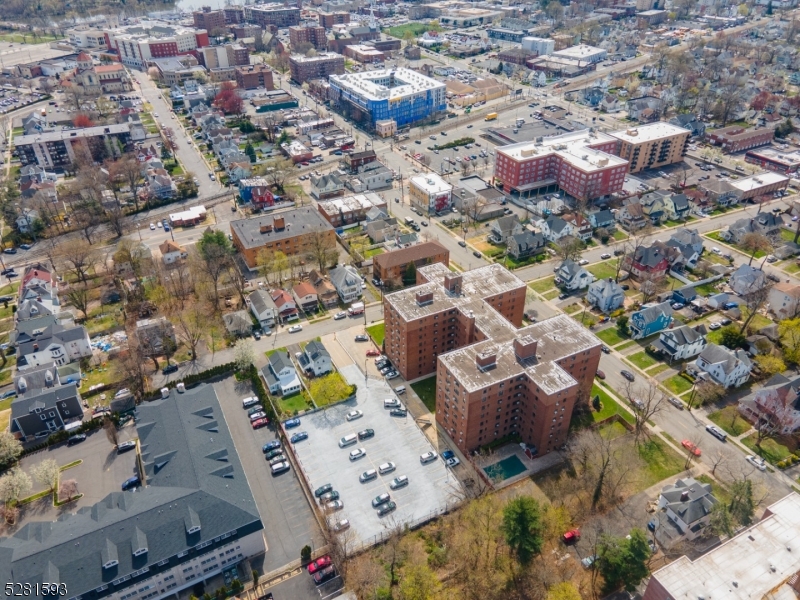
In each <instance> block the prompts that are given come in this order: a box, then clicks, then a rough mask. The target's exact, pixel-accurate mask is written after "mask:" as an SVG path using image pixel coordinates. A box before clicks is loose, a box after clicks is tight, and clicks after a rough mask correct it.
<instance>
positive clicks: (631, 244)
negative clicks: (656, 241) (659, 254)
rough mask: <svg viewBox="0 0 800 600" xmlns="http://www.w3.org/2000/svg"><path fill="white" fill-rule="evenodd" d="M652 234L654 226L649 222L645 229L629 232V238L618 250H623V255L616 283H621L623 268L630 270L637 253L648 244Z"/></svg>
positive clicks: (618, 266)
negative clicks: (620, 277) (620, 275)
mask: <svg viewBox="0 0 800 600" xmlns="http://www.w3.org/2000/svg"><path fill="white" fill-rule="evenodd" d="M652 232H653V226H652V225H651V224H650V223H649V222H648V223H647V224H646V225H645V226H644V227H640V228H639V229H636V230H633V229H632V230H630V231H629V232H628V238H627V239H626V240H625V241H624V242H622V244H620V245H619V246H618V248H619V249H621V250H622V252H623V255H622V256H620V259H619V262H617V274H616V277H615V278H614V280H615V281H619V274H620V271H621V270H622V269H623V268H624V269H625V270H630V267H631V263H632V261H633V259H634V258H635V256H636V253H637V252H638V251H639V249H640V248H641V247H642V246H644V245H645V244H646V243H647V240H648V239H649V238H650V235H651V234H652Z"/></svg>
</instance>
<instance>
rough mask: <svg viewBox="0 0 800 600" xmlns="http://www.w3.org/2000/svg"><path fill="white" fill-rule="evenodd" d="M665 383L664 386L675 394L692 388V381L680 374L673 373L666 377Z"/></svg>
mask: <svg viewBox="0 0 800 600" xmlns="http://www.w3.org/2000/svg"><path fill="white" fill-rule="evenodd" d="M663 383H664V387H665V388H667V389H668V390H669V391H670V392H672V393H673V394H682V393H684V392H688V391H689V390H690V389H692V382H691V381H689V380H688V379H686V378H685V377H683V376H681V375H680V374H678V375H673V376H672V377H670V378H669V379H665V380H664V382H663Z"/></svg>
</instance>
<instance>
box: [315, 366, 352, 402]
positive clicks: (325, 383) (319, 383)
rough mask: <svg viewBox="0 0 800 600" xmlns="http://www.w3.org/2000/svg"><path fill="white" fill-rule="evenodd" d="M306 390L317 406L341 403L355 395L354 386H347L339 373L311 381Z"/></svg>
mask: <svg viewBox="0 0 800 600" xmlns="http://www.w3.org/2000/svg"><path fill="white" fill-rule="evenodd" d="M308 389H309V392H311V397H312V398H313V399H314V404H316V405H317V406H327V405H328V404H334V403H336V402H341V401H342V400H345V399H346V398H349V397H350V396H352V395H353V394H355V393H356V386H354V385H350V384H348V383H347V382H346V381H345V380H344V377H342V375H341V373H329V374H328V375H325V376H324V377H319V378H317V379H312V380H311V383H310V384H309V386H308Z"/></svg>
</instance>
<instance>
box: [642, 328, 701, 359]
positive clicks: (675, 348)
mask: <svg viewBox="0 0 800 600" xmlns="http://www.w3.org/2000/svg"><path fill="white" fill-rule="evenodd" d="M705 333H706V331H705V326H704V325H696V326H694V327H690V326H689V325H682V326H680V327H676V328H674V329H667V330H665V331H662V332H661V335H660V336H659V338H658V341H657V342H654V343H653V345H654V346H655V347H656V348H657V349H658V350H660V351H661V352H663V353H664V354H666V355H667V356H669V360H670V362H672V361H673V360H686V359H687V358H692V357H693V356H697V355H698V354H700V353H701V352H702V351H703V350H705V347H706V338H705Z"/></svg>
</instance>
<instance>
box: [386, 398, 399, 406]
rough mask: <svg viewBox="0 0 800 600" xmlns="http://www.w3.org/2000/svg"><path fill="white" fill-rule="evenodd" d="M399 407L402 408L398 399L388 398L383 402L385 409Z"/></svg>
mask: <svg viewBox="0 0 800 600" xmlns="http://www.w3.org/2000/svg"><path fill="white" fill-rule="evenodd" d="M398 406H400V403H399V402H398V401H397V398H386V399H385V400H384V401H383V408H397V407H398Z"/></svg>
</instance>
